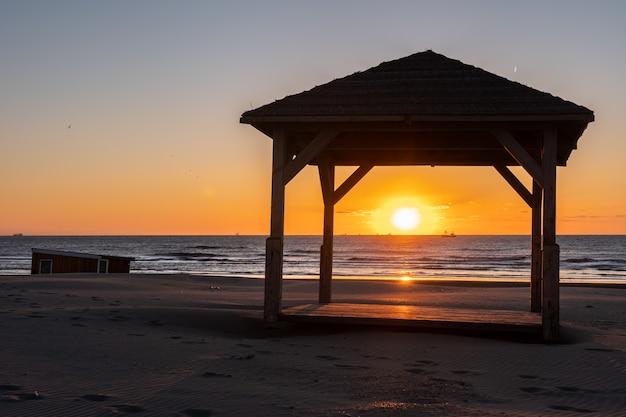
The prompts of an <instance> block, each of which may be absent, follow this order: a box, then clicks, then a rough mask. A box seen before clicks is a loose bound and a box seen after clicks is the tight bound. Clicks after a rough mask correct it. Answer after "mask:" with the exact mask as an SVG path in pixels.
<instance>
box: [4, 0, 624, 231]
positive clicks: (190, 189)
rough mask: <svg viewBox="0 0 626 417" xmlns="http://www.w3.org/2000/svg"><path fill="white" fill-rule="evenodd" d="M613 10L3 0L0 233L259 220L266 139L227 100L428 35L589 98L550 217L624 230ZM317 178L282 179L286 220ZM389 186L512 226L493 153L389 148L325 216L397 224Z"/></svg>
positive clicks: (619, 46) (187, 227)
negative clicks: (410, 161)
mask: <svg viewBox="0 0 626 417" xmlns="http://www.w3.org/2000/svg"><path fill="white" fill-rule="evenodd" d="M625 20H626V2H623V1H597V2H589V1H570V0H567V1H515V2H513V1H510V2H509V1H415V0H412V1H393V0H386V1H363V0H361V1H347V0H344V1H336V0H333V1H325V0H318V1H236V0H229V1H183V2H174V1H170V2H165V1H106V2H85V1H82V0H81V1H62V0H58V1H22V0H15V1H7V0H5V1H2V2H0V178H1V180H0V235H10V234H13V233H18V232H19V233H24V234H36V235H71V234H92V235H98V234H121V235H127V234H234V233H237V232H239V233H241V234H267V233H268V231H269V203H270V176H271V139H269V138H267V137H266V136H264V135H262V134H261V133H259V132H258V131H256V130H255V129H254V128H252V127H251V126H248V125H241V124H240V123H239V117H240V115H241V114H242V113H243V112H244V111H246V110H248V109H250V108H255V107H259V106H261V105H264V104H267V103H269V102H271V101H274V100H276V99H280V98H283V97H284V96H286V95H289V94H294V93H299V92H301V91H304V90H308V89H310V88H312V87H313V86H315V85H319V84H323V83H326V82H328V81H331V80H332V79H335V78H340V77H343V76H346V75H349V74H351V73H354V72H356V71H361V70H365V69H368V68H370V67H373V66H376V65H378V64H379V63H381V62H383V61H389V60H393V59H397V58H402V57H405V56H408V55H411V54H413V53H416V52H422V51H424V50H427V49H432V50H434V51H435V52H438V53H441V54H444V55H446V56H448V57H449V58H453V59H459V60H461V61H463V62H464V63H467V64H471V65H475V66H477V67H481V68H483V69H485V70H487V71H490V72H493V73H495V74H498V75H501V76H504V77H506V78H509V79H511V80H515V81H518V82H521V83H523V84H525V85H528V86H531V87H533V88H536V89H539V90H542V91H547V92H550V93H552V94H554V95H556V96H559V97H562V98H564V99H566V100H570V101H573V102H575V103H577V104H581V105H584V106H586V107H588V108H590V109H591V110H593V111H594V112H595V117H596V121H595V122H594V123H592V124H590V126H589V128H588V129H587V131H586V132H585V134H584V135H583V137H582V138H581V139H580V141H579V146H578V149H577V150H575V151H574V152H573V153H572V156H571V157H570V159H569V162H568V166H567V167H566V168H559V169H558V174H557V175H558V186H557V196H558V203H557V210H558V224H557V232H558V233H560V234H626V191H625V190H626V164H625V163H624V155H626V100H625V99H624V98H625V97H626V81H625V79H626V78H625V74H626V52H625V50H626V49H625V48H624V43H625V41H626V25H625V24H624V21H625ZM516 172H518V173H520V176H522V177H523V176H524V175H525V173H523V172H521V171H516ZM340 173H341V174H342V175H344V176H345V175H347V174H348V173H349V171H348V170H345V169H342V170H341V172H340ZM525 181H527V179H525ZM318 182H319V181H318V176H317V171H316V170H315V169H313V168H311V167H309V168H307V169H306V170H305V171H304V172H302V173H301V174H300V175H299V176H298V177H296V179H295V180H294V181H293V182H292V183H290V184H289V185H288V187H287V213H286V232H287V233H292V234H319V233H321V231H322V202H321V192H320V186H319V183H318ZM401 206H407V207H416V208H417V209H418V210H419V211H420V212H421V215H422V224H421V226H420V227H419V228H417V229H415V230H413V231H412V233H442V232H443V230H444V229H447V230H454V231H455V232H456V233H457V234H492V233H507V234H508V233H515V234H528V233H529V228H530V212H529V209H528V207H527V206H525V205H524V203H523V202H522V201H521V199H520V198H519V197H518V196H517V194H516V193H515V192H514V191H512V189H510V187H509V186H508V185H507V184H506V182H505V181H504V180H503V179H502V178H501V177H500V176H499V175H498V174H497V172H495V170H493V169H492V168H445V167H437V168H429V167H409V168H407V167H404V168H374V170H373V171H372V172H370V173H369V174H368V176H367V177H366V178H365V179H364V180H363V181H362V182H361V183H359V184H358V185H357V186H356V187H355V189H354V190H353V191H352V192H351V193H349V194H348V195H347V196H346V197H345V198H344V199H343V200H342V201H341V202H340V203H339V204H338V205H337V207H336V213H337V215H336V227H335V231H336V233H362V234H368V233H388V232H396V231H395V230H388V229H387V226H385V225H383V223H384V222H385V221H387V220H388V219H389V217H390V212H391V211H392V210H393V209H395V208H397V207H401Z"/></svg>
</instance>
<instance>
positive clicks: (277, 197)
mask: <svg viewBox="0 0 626 417" xmlns="http://www.w3.org/2000/svg"><path fill="white" fill-rule="evenodd" d="M288 160H289V159H288V158H287V146H286V141H285V134H284V132H283V131H275V132H274V135H273V155H272V211H271V224H270V237H269V238H268V239H267V241H266V245H265V304H264V320H265V326H266V327H270V328H275V327H278V318H279V315H280V310H281V303H282V288H283V242H284V233H285V184H284V176H283V174H284V167H285V165H286V163H287V162H288Z"/></svg>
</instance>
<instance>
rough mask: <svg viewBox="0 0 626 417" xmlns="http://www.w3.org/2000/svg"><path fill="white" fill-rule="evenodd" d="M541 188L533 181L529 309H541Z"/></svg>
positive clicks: (535, 310) (532, 310) (538, 310)
mask: <svg viewBox="0 0 626 417" xmlns="http://www.w3.org/2000/svg"><path fill="white" fill-rule="evenodd" d="M542 192H543V190H542V189H541V187H540V186H539V184H537V183H536V182H534V181H533V195H532V204H531V209H532V214H531V237H530V311H531V312H533V313H539V312H540V311H541V276H542V275H543V273H542V259H541V205H542V204H543V195H542Z"/></svg>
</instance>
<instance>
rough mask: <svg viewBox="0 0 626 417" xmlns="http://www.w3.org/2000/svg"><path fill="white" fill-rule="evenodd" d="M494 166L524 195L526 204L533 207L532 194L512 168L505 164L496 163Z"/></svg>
mask: <svg viewBox="0 0 626 417" xmlns="http://www.w3.org/2000/svg"><path fill="white" fill-rule="evenodd" d="M494 168H495V169H496V171H498V172H499V173H500V175H502V177H503V178H504V179H505V180H506V181H507V182H508V183H509V185H510V186H511V187H513V189H514V190H515V191H517V194H519V196H520V197H522V200H524V201H525V202H526V204H528V205H529V206H531V207H532V194H531V193H530V191H528V189H527V188H526V187H525V186H524V184H522V182H521V181H520V180H519V179H518V178H517V177H516V176H515V174H513V173H512V172H511V170H510V169H509V168H508V167H506V166H504V165H494ZM533 182H534V181H533Z"/></svg>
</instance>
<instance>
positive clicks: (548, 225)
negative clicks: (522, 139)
mask: <svg viewBox="0 0 626 417" xmlns="http://www.w3.org/2000/svg"><path fill="white" fill-rule="evenodd" d="M556 156H557V132H556V129H555V128H549V129H546V130H545V132H544V140H543V158H542V160H543V181H544V183H543V184H544V187H543V308H542V314H543V316H542V324H543V338H544V340H545V341H549V342H556V341H558V339H559V247H558V245H557V244H556Z"/></svg>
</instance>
